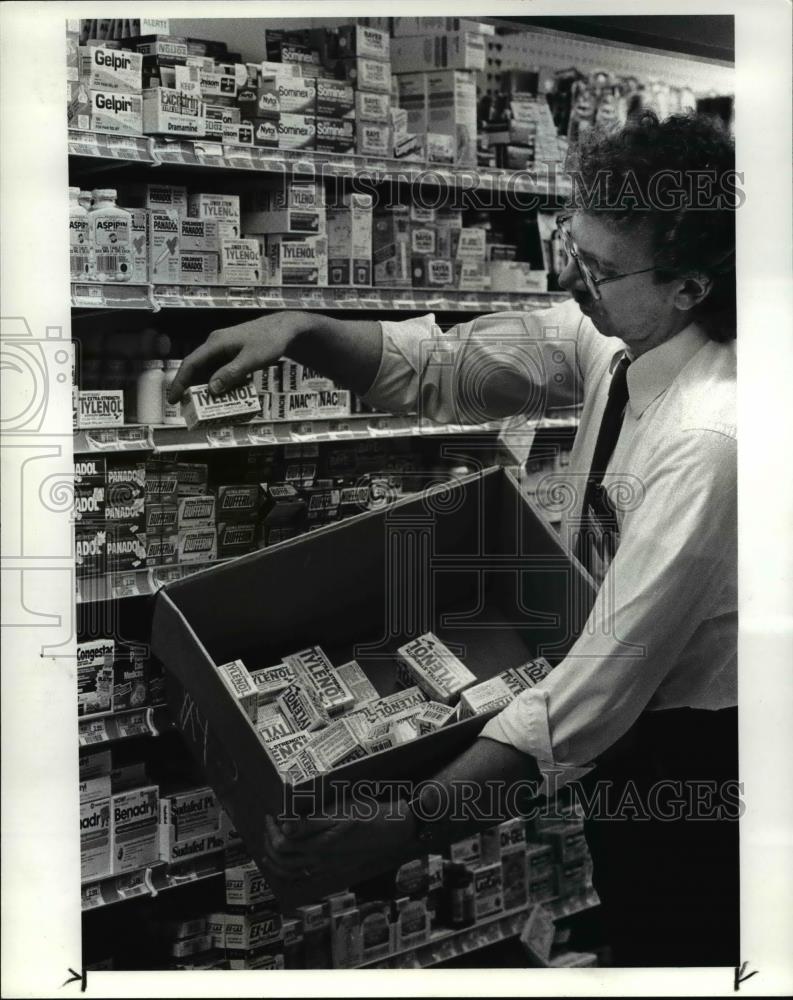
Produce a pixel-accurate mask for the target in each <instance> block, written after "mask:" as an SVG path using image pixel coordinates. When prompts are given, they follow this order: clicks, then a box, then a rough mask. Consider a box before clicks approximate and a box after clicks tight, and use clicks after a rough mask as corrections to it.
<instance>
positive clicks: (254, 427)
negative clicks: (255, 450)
mask: <svg viewBox="0 0 793 1000" xmlns="http://www.w3.org/2000/svg"><path fill="white" fill-rule="evenodd" d="M245 437H246V438H247V439H248V441H249V442H250V444H254V445H256V444H277V443H278V438H277V437H276V436H275V428H274V427H273V425H272V424H249V425H248V427H247V429H246V431H245Z"/></svg>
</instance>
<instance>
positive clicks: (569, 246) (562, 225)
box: [556, 215, 657, 301]
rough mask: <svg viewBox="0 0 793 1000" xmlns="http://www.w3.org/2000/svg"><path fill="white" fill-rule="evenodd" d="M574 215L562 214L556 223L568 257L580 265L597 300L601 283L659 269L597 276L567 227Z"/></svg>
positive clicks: (581, 272) (589, 288) (584, 278)
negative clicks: (582, 255) (583, 257)
mask: <svg viewBox="0 0 793 1000" xmlns="http://www.w3.org/2000/svg"><path fill="white" fill-rule="evenodd" d="M571 218H572V216H570V215H560V216H558V217H557V219H556V225H557V227H558V229H559V232H560V233H561V235H562V243H563V244H564V249H565V253H566V254H567V256H568V257H570V258H572V259H573V260H574V261H575V262H576V266H577V267H578V273H579V274H580V275H581V280H582V281H583V282H584V284H585V285H586V287H587V291H588V292H589V294H590V295H591V296H592V298H593V299H595V301H599V300H600V298H601V295H600V289H599V287H598V286H599V285H605V284H606V283H607V282H609V281H619V280H620V278H629V277H630V276H631V275H632V274H646V273H647V272H648V271H655V270H657V268H656V267H642V268H640V269H639V270H638V271H626V272H625V273H624V274H613V275H610V276H609V277H608V278H596V277H595V276H594V274H592V272H591V270H590V269H589V265H588V264H587V263H586V261H585V260H582V258H581V256H580V254H579V252H578V247H577V246H576V244H575V240H574V239H573V237H572V234H571V233H570V230H569V229H568V228H567V223H568V222H569V221H570V219H571Z"/></svg>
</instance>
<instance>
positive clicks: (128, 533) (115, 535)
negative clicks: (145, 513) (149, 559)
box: [106, 518, 146, 573]
mask: <svg viewBox="0 0 793 1000" xmlns="http://www.w3.org/2000/svg"><path fill="white" fill-rule="evenodd" d="M106 531H107V536H106V538H107V540H106V552H107V567H108V571H109V572H111V573H118V572H124V571H125V570H130V569H143V567H144V566H145V565H146V530H145V528H144V526H143V518H140V520H138V521H113V522H112V523H110V524H106Z"/></svg>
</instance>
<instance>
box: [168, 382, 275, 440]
mask: <svg viewBox="0 0 793 1000" xmlns="http://www.w3.org/2000/svg"><path fill="white" fill-rule="evenodd" d="M181 406H182V416H183V417H184V419H185V423H186V424H187V428H188V430H194V429H195V428H196V427H211V426H212V425H213V424H218V423H221V424H223V423H238V422H243V423H244V422H245V421H246V420H251V419H252V418H253V417H255V416H258V413H259V407H260V404H259V397H258V395H257V394H256V389H255V388H254V386H253V384H252V383H251V382H246V383H245V385H241V386H239V387H238V388H236V389H229V390H228V391H227V392H222V393H219V394H218V395H213V394H212V393H211V392H210V391H209V386H206V385H191V386H190V387H189V388H188V389H186V390H185V393H184V395H183V396H182V400H181Z"/></svg>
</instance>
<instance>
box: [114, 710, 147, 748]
mask: <svg viewBox="0 0 793 1000" xmlns="http://www.w3.org/2000/svg"><path fill="white" fill-rule="evenodd" d="M114 721H115V723H116V732H117V734H118V739H120V740H126V739H131V738H132V737H133V736H151V735H152V731H151V729H150V728H149V723H148V718H147V712H146V709H145V708H142V709H136V710H135V711H134V712H128V713H125V714H124V715H117V716H116V718H115V720H114Z"/></svg>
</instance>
